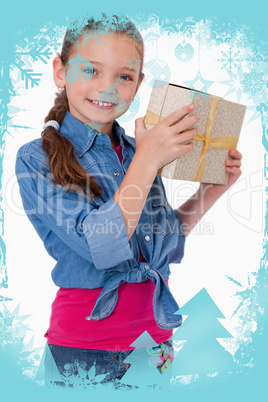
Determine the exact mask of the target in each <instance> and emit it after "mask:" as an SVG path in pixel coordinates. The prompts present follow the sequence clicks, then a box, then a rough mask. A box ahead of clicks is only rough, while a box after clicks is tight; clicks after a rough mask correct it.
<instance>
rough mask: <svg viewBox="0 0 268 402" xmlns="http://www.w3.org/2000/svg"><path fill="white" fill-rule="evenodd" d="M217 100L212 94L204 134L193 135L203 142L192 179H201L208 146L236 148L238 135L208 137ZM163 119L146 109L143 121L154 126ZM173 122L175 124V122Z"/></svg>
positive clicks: (217, 103)
mask: <svg viewBox="0 0 268 402" xmlns="http://www.w3.org/2000/svg"><path fill="white" fill-rule="evenodd" d="M219 101H220V98H219V97H217V96H213V99H212V104H211V108H210V112H209V116H208V121H207V125H206V128H205V135H204V136H202V135H199V134H198V135H196V136H195V137H194V139H195V140H199V141H203V142H204V146H203V148H202V153H201V157H200V161H199V164H198V167H197V172H196V176H195V179H194V181H201V178H202V174H203V171H204V167H205V163H206V156H207V150H208V147H209V146H210V147H212V148H216V149H236V147H237V142H238V138H239V137H238V136H221V137H213V138H210V135H211V130H212V126H213V123H214V119H215V116H216V111H217V108H218V105H219ZM163 119H165V117H164V116H162V115H160V114H157V113H154V112H152V111H151V110H147V113H146V116H145V120H144V123H145V124H149V125H152V126H154V125H156V124H157V123H159V122H160V121H161V120H163ZM173 124H176V122H175V123H173ZM185 131H188V130H185Z"/></svg>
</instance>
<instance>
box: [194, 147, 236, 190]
mask: <svg viewBox="0 0 268 402" xmlns="http://www.w3.org/2000/svg"><path fill="white" fill-rule="evenodd" d="M229 155H230V156H231V157H232V159H226V161H225V164H226V172H230V175H229V181H228V184H226V185H224V184H210V183H200V187H202V189H203V190H205V188H206V187H208V188H209V193H210V194H211V196H213V197H215V198H218V197H220V196H221V195H222V194H223V193H225V191H226V190H228V189H229V188H230V187H231V186H232V185H233V184H234V183H235V182H236V181H237V179H238V178H239V176H240V175H241V173H242V171H241V169H240V168H241V159H242V154H241V153H240V152H239V151H238V150H237V149H230V150H229Z"/></svg>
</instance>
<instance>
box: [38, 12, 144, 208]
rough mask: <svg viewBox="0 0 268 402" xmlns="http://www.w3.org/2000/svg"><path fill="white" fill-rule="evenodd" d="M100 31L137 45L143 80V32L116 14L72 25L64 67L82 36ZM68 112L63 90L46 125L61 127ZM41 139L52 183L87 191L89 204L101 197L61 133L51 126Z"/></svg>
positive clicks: (65, 43)
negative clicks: (51, 122)
mask: <svg viewBox="0 0 268 402" xmlns="http://www.w3.org/2000/svg"><path fill="white" fill-rule="evenodd" d="M97 29H101V30H104V31H108V30H109V31H114V32H122V33H124V34H126V35H128V36H130V37H131V38H132V39H134V40H135V41H136V42H137V43H138V45H139V51H140V53H141V67H140V78H143V76H144V74H143V73H142V68H143V60H144V43H143V39H142V36H141V34H140V32H139V31H138V30H137V28H136V26H135V25H134V24H133V23H132V22H131V21H129V20H128V19H127V18H126V17H118V16H116V15H113V16H112V17H111V18H110V19H109V18H108V17H107V15H106V14H104V13H102V15H101V17H100V18H99V19H95V18H93V17H91V18H89V19H87V20H86V22H85V23H84V24H83V25H82V27H81V24H80V25H79V24H78V21H75V22H74V23H73V26H72V27H71V28H69V29H67V31H66V33H65V36H64V39H63V44H62V48H61V53H60V54H58V56H59V57H60V58H61V61H62V64H63V66H66V64H67V63H68V61H69V57H70V54H71V52H72V49H73V46H74V44H75V43H76V42H77V41H79V37H80V35H82V34H83V33H84V32H87V31H92V30H97ZM67 110H69V104H68V98H67V94H66V89H65V88H64V89H63V91H61V92H57V93H56V98H55V100H54V106H53V107H52V108H51V109H50V111H49V113H48V115H47V116H46V118H45V119H44V122H45V123H47V122H48V121H49V120H56V121H57V122H58V123H59V124H61V123H62V121H63V118H64V116H65V113H66V111H67ZM41 136H42V147H43V150H44V152H45V153H46V155H47V156H48V161H49V171H50V175H51V180H52V182H53V184H54V185H55V186H56V187H57V184H56V183H58V184H59V185H62V186H63V187H64V188H65V189H66V191H67V190H68V189H70V190H71V191H76V192H77V193H78V195H79V194H80V192H81V190H82V193H85V189H86V190H87V192H88V194H89V199H90V201H91V198H92V194H94V195H95V196H96V197H100V196H101V195H102V187H101V186H100V185H99V184H98V183H97V182H96V180H95V178H94V177H93V176H90V175H89V174H88V173H87V171H86V170H85V169H84V168H83V167H82V166H81V164H80V163H79V161H78V160H77V158H76V157H75V155H74V147H73V144H72V142H71V141H70V140H69V139H68V138H67V137H65V136H63V135H61V134H60V133H59V131H58V130H56V128H54V127H52V126H48V127H47V128H46V129H45V130H44V131H42V133H41Z"/></svg>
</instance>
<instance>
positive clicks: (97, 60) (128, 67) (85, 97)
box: [57, 31, 142, 134]
mask: <svg viewBox="0 0 268 402" xmlns="http://www.w3.org/2000/svg"><path fill="white" fill-rule="evenodd" d="M140 66H141V55H140V52H139V47H138V44H137V42H135V41H134V40H132V38H130V37H129V36H127V35H126V34H122V33H120V34H119V33H117V32H110V31H108V32H103V33H96V32H95V31H94V32H89V33H88V34H84V35H81V37H80V40H79V44H77V45H76V46H74V50H73V52H72V54H71V55H70V58H69V61H68V63H67V64H66V66H65V69H64V75H62V77H63V80H62V81H61V82H62V83H61V86H66V93H67V97H68V102H69V111H70V113H71V114H72V115H73V116H75V117H76V118H77V119H79V120H80V121H82V122H83V123H85V124H89V125H90V123H92V122H93V123H97V127H98V125H99V128H100V130H99V131H101V132H103V133H107V134H110V133H111V132H112V126H113V120H115V119H116V118H118V117H119V116H121V115H122V114H124V113H125V112H126V111H127V109H128V108H129V106H130V104H131V101H132V100H133V98H134V97H135V94H136V92H137V90H138V88H139V86H140V84H141V81H142V80H140ZM62 71H63V70H62ZM57 85H58V84H57Z"/></svg>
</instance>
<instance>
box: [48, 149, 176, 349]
mask: <svg viewBox="0 0 268 402" xmlns="http://www.w3.org/2000/svg"><path fill="white" fill-rule="evenodd" d="M113 149H114V150H115V151H116V153H117V155H118V158H119V160H120V163H121V162H122V159H123V156H122V152H121V146H120V145H118V146H117V147H113ZM143 261H145V259H144V257H143V255H142V254H141V251H140V258H139V262H143ZM165 282H166V284H167V285H168V281H167V280H166V281H165ZM102 289H103V288H97V289H73V288H72V289H67V288H59V290H58V291H57V294H56V298H55V300H54V302H53V303H52V312H51V316H50V325H49V328H48V330H47V332H46V333H45V335H44V336H45V337H46V338H47V342H48V343H49V344H54V345H60V346H69V347H73V348H82V349H101V350H132V349H134V348H133V347H131V346H130V345H131V343H132V342H134V341H135V339H137V338H138V337H139V336H140V335H141V334H142V333H143V332H144V331H147V332H149V334H150V335H151V336H152V338H153V339H154V340H155V342H156V343H161V342H165V341H167V340H168V339H169V338H170V337H171V336H172V334H173V330H172V329H163V328H160V327H158V325H157V324H156V322H155V319H154V312H153V292H154V284H153V282H152V281H151V280H150V279H148V280H147V281H145V282H141V283H126V282H125V283H122V284H121V285H120V286H119V288H118V300H117V304H116V306H115V308H114V310H113V312H112V313H111V314H110V315H109V316H108V317H106V318H104V319H103V320H98V321H93V320H92V321H91V320H86V319H85V317H88V316H89V315H90V312H91V311H92V309H93V307H94V305H95V302H96V299H97V297H98V296H99V294H100V292H101V291H102Z"/></svg>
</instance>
